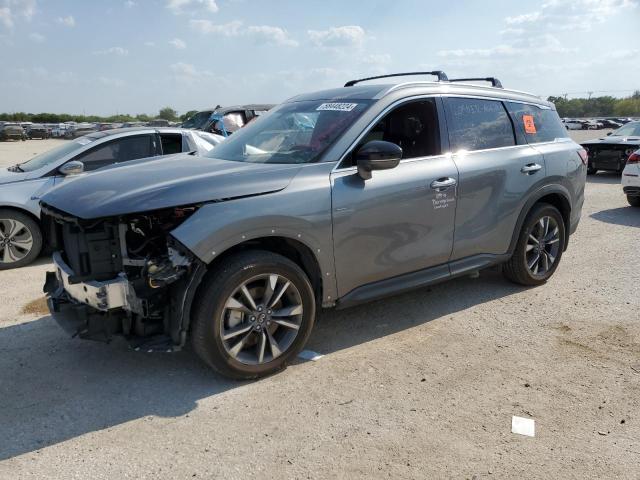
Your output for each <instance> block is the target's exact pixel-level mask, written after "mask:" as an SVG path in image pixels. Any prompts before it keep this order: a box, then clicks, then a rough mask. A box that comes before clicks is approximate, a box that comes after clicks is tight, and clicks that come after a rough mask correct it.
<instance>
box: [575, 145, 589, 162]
mask: <svg viewBox="0 0 640 480" xmlns="http://www.w3.org/2000/svg"><path fill="white" fill-rule="evenodd" d="M578 155H580V160H582V163H583V164H584V165H586V164H587V161H588V160H589V153H588V152H587V151H586V150H585V149H584V148H581V149H580V150H578Z"/></svg>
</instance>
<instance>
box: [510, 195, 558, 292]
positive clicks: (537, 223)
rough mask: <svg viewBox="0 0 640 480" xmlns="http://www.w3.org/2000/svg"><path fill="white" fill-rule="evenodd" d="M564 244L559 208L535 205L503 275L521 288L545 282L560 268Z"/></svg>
mask: <svg viewBox="0 0 640 480" xmlns="http://www.w3.org/2000/svg"><path fill="white" fill-rule="evenodd" d="M564 244H565V227H564V220H563V219H562V215H561V214H560V212H559V211H558V209H557V208H556V207H554V206H552V205H549V204H546V203H540V204H538V205H536V206H535V207H534V208H533V209H532V211H531V212H530V213H529V215H527V218H526V220H525V221H524V224H523V225H522V230H521V231H520V236H519V237H518V243H517V244H516V249H515V251H514V252H513V256H512V257H511V258H510V259H509V260H508V261H507V262H506V264H505V266H504V269H503V272H504V275H505V276H506V277H507V278H508V279H509V280H511V281H512V282H515V283H519V284H521V285H540V284H542V283H544V282H546V281H547V280H548V279H549V278H550V277H551V275H553V273H554V272H555V271H556V268H558V264H559V263H560V258H561V257H562V251H563V248H564Z"/></svg>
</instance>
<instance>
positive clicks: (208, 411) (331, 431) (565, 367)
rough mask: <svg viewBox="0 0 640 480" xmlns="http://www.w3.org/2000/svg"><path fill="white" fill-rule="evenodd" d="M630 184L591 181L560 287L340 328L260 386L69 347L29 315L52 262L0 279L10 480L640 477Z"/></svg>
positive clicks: (324, 329) (498, 289) (418, 299)
mask: <svg viewBox="0 0 640 480" xmlns="http://www.w3.org/2000/svg"><path fill="white" fill-rule="evenodd" d="M576 133H577V134H579V135H581V136H582V135H585V134H586V135H589V136H599V135H601V134H602V132H576ZM38 144H40V145H42V146H44V145H48V144H47V143H46V142H42V143H38V142H36V141H33V142H26V144H25V143H15V144H0V149H1V150H0V158H2V161H3V163H14V162H15V161H17V160H16V159H12V160H10V161H8V162H6V161H5V160H6V158H7V155H9V154H8V153H5V152H12V155H13V154H15V155H16V157H17V156H19V155H22V154H24V152H29V153H30V152H31V151H35V149H36V145H38ZM17 150H21V151H22V152H21V153H18V152H16V151H17ZM23 158H24V157H23ZM619 183H620V181H619V177H617V176H615V175H608V174H599V175H597V176H595V177H590V178H589V180H588V185H587V200H586V205H585V207H584V210H583V215H582V222H581V224H580V227H579V229H578V231H577V233H576V235H575V236H573V237H572V238H571V242H570V246H569V250H568V251H567V252H566V254H565V256H564V257H563V259H562V263H561V265H560V268H559V269H558V271H557V273H556V274H555V276H554V277H553V278H552V279H551V280H550V281H549V283H548V284H546V285H544V286H541V287H538V288H531V289H526V288H521V287H518V286H515V285H512V284H510V283H507V282H506V281H505V280H503V279H502V277H501V276H500V275H499V274H498V273H496V272H492V271H488V272H482V273H481V275H480V278H477V279H470V278H463V279H459V280H454V281H452V282H449V283H444V284H441V285H437V286H434V287H431V288H426V289H422V290H418V291H416V292H412V293H409V294H405V295H401V296H398V297H394V298H391V299H388V300H385V301H379V302H376V303H373V304H369V305H365V306H361V307H357V308H353V309H349V310H344V311H340V312H331V311H330V312H325V313H323V314H322V316H321V317H320V321H319V324H318V326H317V328H316V330H315V332H314V334H313V335H312V338H311V341H310V344H309V348H310V349H312V350H315V351H317V352H320V353H322V354H324V355H325V356H324V357H322V358H321V359H320V360H318V361H315V362H302V361H300V362H298V363H297V364H295V365H292V366H291V367H290V368H289V369H288V370H286V371H285V372H283V373H281V374H278V375H275V376H273V377H270V378H267V379H264V380H261V381H258V382H254V383H238V382H230V381H227V380H224V379H222V378H220V377H218V376H216V375H215V374H213V373H211V372H209V371H208V370H207V369H205V368H204V367H202V366H201V365H200V363H199V362H198V360H197V359H196V358H195V357H194V355H193V354H192V353H191V352H189V351H185V352H181V353H178V354H166V355H165V354H150V355H147V354H140V353H135V352H132V351H130V350H128V348H127V346H126V344H124V343H120V342H116V343H113V344H111V345H103V344H97V343H90V342H84V341H79V340H74V339H70V338H68V337H66V336H65V334H64V333H63V332H62V331H61V330H60V329H59V328H58V327H57V326H56V325H55V324H54V322H53V321H52V319H51V318H50V317H48V316H47V315H43V314H23V313H21V310H22V308H23V307H24V305H25V304H27V303H28V302H29V301H31V300H35V299H37V298H39V297H40V296H41V294H40V293H39V292H40V288H41V284H42V279H43V273H44V271H45V270H46V268H47V263H48V262H47V261H46V260H41V261H40V263H39V264H38V265H35V266H31V267H28V268H24V269H21V270H19V271H9V272H2V273H0V284H1V285H2V287H3V293H2V296H1V297H0V432H1V435H0V478H7V479H14V478H96V479H100V478H105V479H106V478H109V479H112V478H253V477H258V476H260V477H262V478H319V479H320V478H365V477H366V478H393V479H396V478H581V479H582V478H597V479H601V478H629V479H631V478H639V477H640V413H638V412H639V411H640V409H639V407H640V324H639V322H638V320H639V315H638V312H639V311H640V287H639V286H638V285H640V255H638V245H639V244H638V234H639V233H640V230H639V229H640V210H639V209H633V208H631V207H628V206H627V204H626V201H625V198H624V196H623V195H622V191H621V188H620V185H619ZM35 309H36V311H37V305H36V306H35ZM512 415H518V416H524V417H530V418H533V419H535V421H536V436H535V438H530V437H524V436H520V435H515V434H512V433H511V432H510V428H511V416H512Z"/></svg>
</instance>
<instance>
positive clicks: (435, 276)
mask: <svg viewBox="0 0 640 480" xmlns="http://www.w3.org/2000/svg"><path fill="white" fill-rule="evenodd" d="M509 257H510V255H508V254H505V255H474V256H471V257H467V258H462V259H460V260H455V261H453V262H450V263H446V264H443V265H437V266H435V267H429V268H425V269H424V270H418V271H417V272H411V273H406V274H404V275H399V276H397V277H393V278H387V279H385V280H380V281H378V282H374V283H369V284H367V285H363V286H361V287H358V288H356V289H354V290H351V291H350V292H349V293H347V294H346V295H345V296H343V297H341V298H340V299H338V301H337V303H336V309H343V308H349V307H353V306H355V305H359V304H361V303H365V302H369V301H372V300H378V299H380V298H384V297H389V296H391V295H397V294H400V293H404V292H407V291H410V290H415V289H417V288H421V287H425V286H427V285H433V284H435V283H440V282H443V281H445V280H449V279H452V278H455V277H459V276H462V275H465V274H468V273H470V272H473V271H475V270H481V269H484V268H487V267H491V266H493V265H497V264H500V263H503V262H506V261H507V260H509Z"/></svg>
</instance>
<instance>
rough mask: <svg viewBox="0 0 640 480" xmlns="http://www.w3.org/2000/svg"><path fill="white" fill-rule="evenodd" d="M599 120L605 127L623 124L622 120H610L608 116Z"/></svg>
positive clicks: (615, 126) (616, 126) (618, 126)
mask: <svg viewBox="0 0 640 480" xmlns="http://www.w3.org/2000/svg"><path fill="white" fill-rule="evenodd" d="M598 122H600V123H601V124H602V126H603V127H604V128H620V127H621V126H622V125H623V124H622V123H620V122H616V121H615V120H609V119H608V118H603V119H602V120H598Z"/></svg>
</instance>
